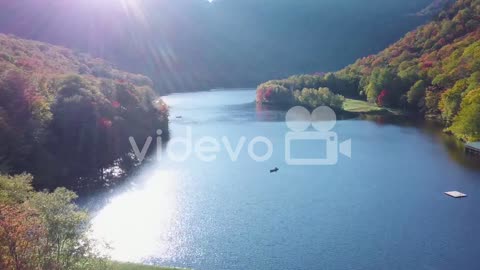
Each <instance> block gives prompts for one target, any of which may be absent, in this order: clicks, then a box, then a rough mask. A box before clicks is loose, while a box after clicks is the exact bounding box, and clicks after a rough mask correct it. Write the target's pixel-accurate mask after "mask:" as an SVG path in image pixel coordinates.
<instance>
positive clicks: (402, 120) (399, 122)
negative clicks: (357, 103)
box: [358, 115, 480, 171]
mask: <svg viewBox="0 0 480 270" xmlns="http://www.w3.org/2000/svg"><path fill="white" fill-rule="evenodd" d="M358 119H359V120H366V121H371V122H374V123H376V124H377V125H382V126H383V125H395V126H400V127H411V128H415V129H417V130H419V131H421V132H422V133H424V134H426V135H427V136H429V137H430V138H431V139H432V140H433V141H435V142H437V143H438V144H440V145H442V146H443V147H444V149H445V151H446V153H447V154H448V156H449V157H450V159H452V160H453V161H455V162H456V163H458V164H459V165H461V166H462V167H464V168H467V169H469V170H474V171H480V158H478V157H477V156H472V155H467V154H466V153H465V145H464V143H463V142H462V141H461V140H459V139H457V138H455V137H454V136H452V135H450V134H447V133H445V132H444V126H443V125H442V123H439V122H438V121H434V120H425V119H423V118H422V117H418V116H399V115H360V116H359V117H358Z"/></svg>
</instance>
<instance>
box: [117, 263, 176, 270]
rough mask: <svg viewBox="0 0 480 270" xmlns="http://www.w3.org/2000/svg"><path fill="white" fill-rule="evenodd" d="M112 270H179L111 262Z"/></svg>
mask: <svg viewBox="0 0 480 270" xmlns="http://www.w3.org/2000/svg"><path fill="white" fill-rule="evenodd" d="M110 269H112V270H179V269H180V268H168V267H159V266H150V265H141V264H135V263H121V262H112V266H111V268H110Z"/></svg>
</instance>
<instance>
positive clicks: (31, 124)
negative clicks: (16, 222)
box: [0, 34, 168, 187]
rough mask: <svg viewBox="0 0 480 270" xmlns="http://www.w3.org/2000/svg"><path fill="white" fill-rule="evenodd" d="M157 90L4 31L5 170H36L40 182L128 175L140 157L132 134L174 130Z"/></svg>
mask: <svg viewBox="0 0 480 270" xmlns="http://www.w3.org/2000/svg"><path fill="white" fill-rule="evenodd" d="M152 87H153V83H152V81H151V80H150V79H149V78H147V77H145V76H142V75H136V74H130V73H126V72H123V71H120V70H118V69H116V68H114V67H113V66H112V65H111V64H109V63H107V62H105V61H103V60H100V59H95V58H91V57H89V56H87V55H84V54H79V53H75V52H73V51H71V50H69V49H66V48H62V47H56V46H52V45H49V44H46V43H41V42H36V41H29V40H24V39H19V38H16V37H13V36H6V35H1V34H0V140H1V141H2V144H1V145H0V173H6V174H15V173H22V172H24V171H26V172H29V173H32V174H33V175H34V176H35V179H36V181H35V185H37V186H39V187H56V186H68V187H74V186H76V185H82V186H84V185H89V184H93V183H94V182H99V183H101V182H102V180H104V179H106V178H107V177H106V176H107V174H108V173H110V174H112V173H115V175H116V176H121V175H122V173H126V172H127V171H128V170H129V169H131V168H132V167H133V166H135V162H136V160H135V157H134V155H132V154H131V149H132V148H131V146H130V143H129V141H128V138H129V137H130V136H133V137H134V138H136V139H137V140H138V141H139V142H143V141H145V139H146V137H148V136H150V135H151V136H154V135H155V132H156V130H157V129H162V130H165V131H167V130H168V109H167V106H166V105H165V104H164V103H163V102H161V100H159V99H158V98H157V96H156V94H155V92H154V91H153V90H152ZM165 134H167V132H165ZM112 168H115V170H112Z"/></svg>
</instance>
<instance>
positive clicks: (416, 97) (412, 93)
mask: <svg viewBox="0 0 480 270" xmlns="http://www.w3.org/2000/svg"><path fill="white" fill-rule="evenodd" d="M425 89H426V86H425V82H424V81H422V80H420V81H417V82H416V83H415V84H414V85H413V86H412V87H411V88H410V90H409V91H408V92H407V101H408V103H409V104H410V105H411V106H416V107H422V106H423V104H420V101H421V100H423V99H424V97H425Z"/></svg>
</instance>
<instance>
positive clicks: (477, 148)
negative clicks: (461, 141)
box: [465, 142, 480, 156]
mask: <svg viewBox="0 0 480 270" xmlns="http://www.w3.org/2000/svg"><path fill="white" fill-rule="evenodd" d="M465 152H466V153H467V154H471V155H479V156H480V142H472V143H467V144H465Z"/></svg>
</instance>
